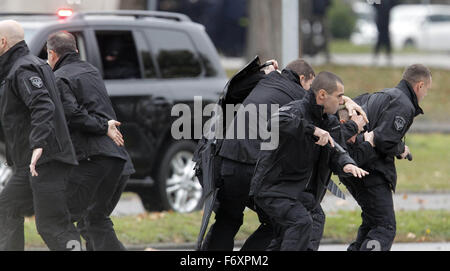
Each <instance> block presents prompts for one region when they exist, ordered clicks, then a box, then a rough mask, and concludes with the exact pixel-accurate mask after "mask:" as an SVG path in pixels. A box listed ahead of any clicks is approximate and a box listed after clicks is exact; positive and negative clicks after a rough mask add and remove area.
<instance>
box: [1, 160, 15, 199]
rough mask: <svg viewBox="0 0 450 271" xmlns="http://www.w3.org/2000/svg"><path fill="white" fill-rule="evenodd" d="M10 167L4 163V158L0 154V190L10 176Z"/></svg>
mask: <svg viewBox="0 0 450 271" xmlns="http://www.w3.org/2000/svg"><path fill="white" fill-rule="evenodd" d="M12 173H13V172H12V169H11V168H10V167H8V166H7V165H6V158H5V156H4V155H3V154H0V192H1V191H2V190H3V188H4V187H5V186H6V183H7V182H8V181H9V179H10V178H11V176H12Z"/></svg>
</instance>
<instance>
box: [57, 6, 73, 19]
mask: <svg viewBox="0 0 450 271" xmlns="http://www.w3.org/2000/svg"><path fill="white" fill-rule="evenodd" d="M72 15H73V10H72V9H69V8H62V9H58V17H59V18H61V19H65V18H68V17H70V16H72Z"/></svg>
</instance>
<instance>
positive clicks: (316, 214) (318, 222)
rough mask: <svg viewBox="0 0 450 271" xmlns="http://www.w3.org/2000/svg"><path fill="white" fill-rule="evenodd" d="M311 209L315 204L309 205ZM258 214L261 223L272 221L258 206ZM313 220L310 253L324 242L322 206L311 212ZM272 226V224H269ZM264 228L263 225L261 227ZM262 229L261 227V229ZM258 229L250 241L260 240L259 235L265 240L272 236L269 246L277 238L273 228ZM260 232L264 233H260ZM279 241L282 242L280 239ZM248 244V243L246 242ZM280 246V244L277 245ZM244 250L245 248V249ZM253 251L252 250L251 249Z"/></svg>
mask: <svg viewBox="0 0 450 271" xmlns="http://www.w3.org/2000/svg"><path fill="white" fill-rule="evenodd" d="M310 208H313V202H311V204H308V206H307V209H308V210H309V209H310ZM256 212H257V213H258V217H259V220H260V221H261V223H264V222H263V221H270V219H269V218H268V216H267V215H266V214H265V213H264V211H263V210H262V209H261V208H259V207H258V206H256ZM309 213H310V215H311V218H312V220H313V224H312V232H311V236H310V238H309V245H308V248H307V250H309V251H317V250H318V249H319V246H320V241H321V240H322V237H323V231H324V229H325V219H326V216H325V213H324V212H323V209H322V206H320V204H319V205H317V207H315V208H314V209H313V210H311V211H310V212H309ZM269 225H270V222H269ZM261 226H262V225H261ZM260 228H261V227H260ZM260 228H258V230H257V231H256V232H255V233H254V234H252V235H251V236H250V237H249V238H248V239H247V241H248V240H249V239H251V238H259V234H263V236H264V238H268V236H272V237H271V240H268V241H267V246H266V247H268V245H269V244H270V242H271V241H272V239H274V238H275V237H276V234H277V233H276V232H274V229H273V227H272V226H270V227H265V228H263V229H260ZM269 230H271V231H272V232H270V233H269V232H265V231H269ZM259 231H264V233H260V232H259ZM253 235H256V237H253ZM278 241H280V240H279V239H278ZM246 244H247V242H246ZM244 246H245V244H244ZM277 246H279V244H278V245H277ZM243 248H244V247H243ZM249 250H251V249H249Z"/></svg>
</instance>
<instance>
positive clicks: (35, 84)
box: [30, 76, 44, 88]
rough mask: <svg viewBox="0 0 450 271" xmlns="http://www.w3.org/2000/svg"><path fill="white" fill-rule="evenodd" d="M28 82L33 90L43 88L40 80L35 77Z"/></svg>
mask: <svg viewBox="0 0 450 271" xmlns="http://www.w3.org/2000/svg"><path fill="white" fill-rule="evenodd" d="M30 82H31V84H32V85H33V87H35V88H42V87H43V86H44V83H43V82H42V79H41V78H40V77H37V76H33V77H30Z"/></svg>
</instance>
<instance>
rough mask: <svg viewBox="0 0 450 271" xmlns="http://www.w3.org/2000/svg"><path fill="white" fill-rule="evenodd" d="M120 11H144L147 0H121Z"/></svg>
mask: <svg viewBox="0 0 450 271" xmlns="http://www.w3.org/2000/svg"><path fill="white" fill-rule="evenodd" d="M120 9H135V10H146V9H147V0H122V1H120Z"/></svg>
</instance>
